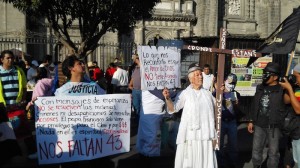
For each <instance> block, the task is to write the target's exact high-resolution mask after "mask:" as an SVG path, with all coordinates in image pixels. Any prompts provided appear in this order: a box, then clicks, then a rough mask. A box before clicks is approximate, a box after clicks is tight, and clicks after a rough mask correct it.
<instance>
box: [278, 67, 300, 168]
mask: <svg viewBox="0 0 300 168" xmlns="http://www.w3.org/2000/svg"><path fill="white" fill-rule="evenodd" d="M293 76H294V77H295V81H291V82H295V83H290V82H289V80H287V79H284V81H282V82H279V84H280V85H281V86H282V87H283V88H284V89H285V90H286V95H285V96H284V101H285V102H286V103H288V104H289V106H288V110H287V111H289V112H291V113H292V115H293V116H294V117H295V118H297V119H298V120H299V119H300V116H299V114H300V64H297V65H296V66H295V67H294V68H293ZM289 138H291V140H292V150H293V158H294V161H295V162H296V163H297V164H298V168H299V167H300V163H299V162H300V127H297V128H296V129H295V130H293V131H292V132H291V133H290V134H289Z"/></svg>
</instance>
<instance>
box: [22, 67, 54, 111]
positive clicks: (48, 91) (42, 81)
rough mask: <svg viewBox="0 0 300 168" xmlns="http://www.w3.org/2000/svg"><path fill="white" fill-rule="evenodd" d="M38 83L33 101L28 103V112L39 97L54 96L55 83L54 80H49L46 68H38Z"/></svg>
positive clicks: (33, 94)
mask: <svg viewBox="0 0 300 168" xmlns="http://www.w3.org/2000/svg"><path fill="white" fill-rule="evenodd" d="M36 81H37V84H36V87H35V88H34V90H33V93H32V98H31V101H30V102H28V104H27V106H26V110H29V108H30V106H32V105H33V104H34V101H35V100H36V99H37V97H43V96H53V92H52V85H53V83H54V82H53V81H54V79H52V78H48V74H47V70H46V68H45V67H39V68H38V70H37V77H36Z"/></svg>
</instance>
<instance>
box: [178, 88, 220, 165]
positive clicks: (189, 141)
mask: <svg viewBox="0 0 300 168" xmlns="http://www.w3.org/2000/svg"><path fill="white" fill-rule="evenodd" d="M213 105H214V98H213V96H212V94H211V92H209V91H208V90H205V89H203V88H202V89H200V90H199V91H195V90H194V89H192V87H191V85H190V86H188V87H187V88H186V89H185V90H183V91H182V92H181V93H180V94H179V95H178V96H177V97H176V100H175V102H174V109H175V112H178V111H179V110H180V109H182V108H183V111H182V116H181V122H180V125H179V129H178V134H177V139H176V143H177V151H176V159H175V167H176V168H185V167H186V168H188V167H189V168H206V167H209V168H214V167H217V162H216V159H215V152H214V150H213V146H212V140H213V139H215V137H216V131H215V120H214V106H213Z"/></svg>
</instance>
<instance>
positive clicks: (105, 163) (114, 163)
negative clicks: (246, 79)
mask: <svg viewBox="0 0 300 168" xmlns="http://www.w3.org/2000/svg"><path fill="white" fill-rule="evenodd" d="M136 133H137V129H136V126H133V127H132V129H131V143H130V152H127V153H123V154H118V155H113V156H109V157H105V158H100V159H95V160H92V161H81V162H75V163H71V164H66V165H63V166H61V165H57V164H56V165H38V163H37V160H28V159H25V158H26V157H22V158H19V159H17V160H15V161H13V162H10V163H8V164H6V165H4V166H3V168H36V167H39V168H62V167H63V168H65V167H68V168H76V167H78V168H173V167H174V159H175V150H174V149H172V148H170V147H165V148H164V149H163V150H162V155H161V156H160V157H154V158H147V157H142V156H140V155H139V154H138V153H137V151H136V150H135V144H136ZM238 142H239V144H238V146H239V165H238V167H239V168H252V167H253V166H252V163H251V149H252V135H251V134H249V133H248V132H247V127H246V124H240V125H239V127H238ZM284 146H285V144H282V145H281V149H283V147H284ZM1 152H2V151H1ZM264 156H266V154H264ZM281 162H282V161H281ZM263 167H265V166H263Z"/></svg>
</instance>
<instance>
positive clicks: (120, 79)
mask: <svg viewBox="0 0 300 168" xmlns="http://www.w3.org/2000/svg"><path fill="white" fill-rule="evenodd" d="M116 67H117V71H116V72H115V73H114V75H113V77H112V80H111V84H113V89H114V91H113V93H128V72H127V71H126V70H124V69H122V68H121V67H120V66H119V65H118V63H116Z"/></svg>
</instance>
